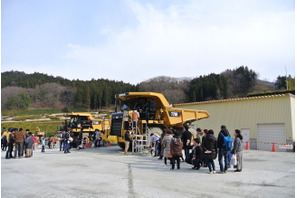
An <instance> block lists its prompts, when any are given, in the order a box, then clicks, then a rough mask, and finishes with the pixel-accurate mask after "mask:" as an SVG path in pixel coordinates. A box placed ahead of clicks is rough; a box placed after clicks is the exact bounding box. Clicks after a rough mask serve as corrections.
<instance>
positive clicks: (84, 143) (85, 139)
mask: <svg viewBox="0 0 297 198" xmlns="http://www.w3.org/2000/svg"><path fill="white" fill-rule="evenodd" d="M86 143H87V138H86V137H85V138H84V139H83V149H84V148H86V147H85V146H86Z"/></svg>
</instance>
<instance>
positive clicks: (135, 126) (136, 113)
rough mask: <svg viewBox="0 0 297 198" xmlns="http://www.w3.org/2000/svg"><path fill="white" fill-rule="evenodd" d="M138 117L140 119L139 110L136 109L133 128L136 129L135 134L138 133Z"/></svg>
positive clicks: (133, 113)
mask: <svg viewBox="0 0 297 198" xmlns="http://www.w3.org/2000/svg"><path fill="white" fill-rule="evenodd" d="M138 119H139V112H138V111H137V110H134V111H133V112H132V129H133V130H134V131H135V134H137V124H138Z"/></svg>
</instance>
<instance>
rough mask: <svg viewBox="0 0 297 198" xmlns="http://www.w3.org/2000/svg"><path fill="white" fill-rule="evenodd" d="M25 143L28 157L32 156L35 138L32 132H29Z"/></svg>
mask: <svg viewBox="0 0 297 198" xmlns="http://www.w3.org/2000/svg"><path fill="white" fill-rule="evenodd" d="M25 144H26V157H32V147H33V144H34V140H33V137H32V133H31V132H28V137H27V138H26V140H25Z"/></svg>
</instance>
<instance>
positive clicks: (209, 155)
mask: <svg viewBox="0 0 297 198" xmlns="http://www.w3.org/2000/svg"><path fill="white" fill-rule="evenodd" d="M202 148H203V152H204V159H205V160H206V164H207V166H208V169H209V174H214V173H216V168H215V164H214V159H216V157H217V141H216V138H215V136H214V132H213V130H212V129H210V130H209V131H208V132H207V134H206V135H205V136H204V138H203V142H202Z"/></svg>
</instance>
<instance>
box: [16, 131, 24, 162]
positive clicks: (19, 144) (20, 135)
mask: <svg viewBox="0 0 297 198" xmlns="http://www.w3.org/2000/svg"><path fill="white" fill-rule="evenodd" d="M25 138H26V136H25V133H24V132H23V129H22V128H20V129H19V130H18V132H16V134H15V151H14V158H16V157H17V155H18V157H19V158H21V157H23V145H24V140H25Z"/></svg>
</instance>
